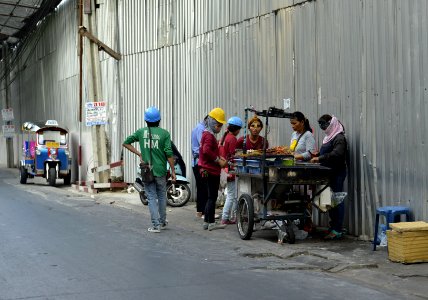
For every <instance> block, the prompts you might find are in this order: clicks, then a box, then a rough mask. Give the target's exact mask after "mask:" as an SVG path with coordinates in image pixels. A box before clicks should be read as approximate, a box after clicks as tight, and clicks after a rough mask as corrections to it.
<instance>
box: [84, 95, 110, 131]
mask: <svg viewBox="0 0 428 300" xmlns="http://www.w3.org/2000/svg"><path fill="white" fill-rule="evenodd" d="M104 124H107V105H106V103H105V102H103V101H100V102H87V103H86V126H94V125H104Z"/></svg>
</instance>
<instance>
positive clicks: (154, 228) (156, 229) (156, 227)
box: [147, 226, 160, 233]
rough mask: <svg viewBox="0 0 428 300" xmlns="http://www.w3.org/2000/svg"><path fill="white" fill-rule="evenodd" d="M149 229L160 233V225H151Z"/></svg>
mask: <svg viewBox="0 0 428 300" xmlns="http://www.w3.org/2000/svg"><path fill="white" fill-rule="evenodd" d="M147 231H148V232H154V233H158V232H160V229H159V227H158V226H153V227H149V228H148V229H147Z"/></svg>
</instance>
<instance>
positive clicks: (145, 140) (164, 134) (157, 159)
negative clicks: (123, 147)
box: [123, 127, 173, 177]
mask: <svg viewBox="0 0 428 300" xmlns="http://www.w3.org/2000/svg"><path fill="white" fill-rule="evenodd" d="M150 131H151V132H152V163H151V165H152V166H153V174H154V175H155V176H157V177H160V176H165V175H166V173H167V157H172V156H173V154H172V149H171V135H170V134H169V132H168V131H166V130H165V129H162V128H160V127H150ZM134 142H139V143H140V152H141V155H142V156H143V160H144V161H145V162H146V163H147V162H149V161H150V148H149V145H150V138H149V129H148V127H144V128H140V129H138V130H137V131H136V132H134V133H133V134H131V135H130V136H128V137H127V138H126V139H125V141H124V142H123V143H124V144H128V145H129V144H132V143H134Z"/></svg>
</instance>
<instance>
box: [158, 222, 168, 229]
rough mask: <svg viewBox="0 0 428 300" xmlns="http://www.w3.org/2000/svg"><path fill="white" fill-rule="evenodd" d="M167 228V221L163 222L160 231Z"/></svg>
mask: <svg viewBox="0 0 428 300" xmlns="http://www.w3.org/2000/svg"><path fill="white" fill-rule="evenodd" d="M167 226H168V220H165V222H163V223H162V225H161V227H160V229H166V227H167Z"/></svg>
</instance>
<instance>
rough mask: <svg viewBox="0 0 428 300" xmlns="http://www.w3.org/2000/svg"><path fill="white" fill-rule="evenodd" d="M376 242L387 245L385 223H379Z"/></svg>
mask: <svg viewBox="0 0 428 300" xmlns="http://www.w3.org/2000/svg"><path fill="white" fill-rule="evenodd" d="M376 243H377V245H379V246H380V247H386V246H388V239H387V237H386V225H385V224H380V225H379V229H378V234H377V240H376Z"/></svg>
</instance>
